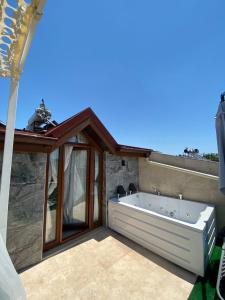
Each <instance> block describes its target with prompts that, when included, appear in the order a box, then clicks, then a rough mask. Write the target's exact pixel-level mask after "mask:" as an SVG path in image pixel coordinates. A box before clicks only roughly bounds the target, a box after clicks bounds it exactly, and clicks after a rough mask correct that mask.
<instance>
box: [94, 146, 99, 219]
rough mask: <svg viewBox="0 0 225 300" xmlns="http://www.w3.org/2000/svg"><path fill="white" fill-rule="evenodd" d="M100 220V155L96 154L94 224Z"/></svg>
mask: <svg viewBox="0 0 225 300" xmlns="http://www.w3.org/2000/svg"><path fill="white" fill-rule="evenodd" d="M98 219H99V154H98V152H95V182H94V222H96V221H98Z"/></svg>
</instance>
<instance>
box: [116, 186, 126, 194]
mask: <svg viewBox="0 0 225 300" xmlns="http://www.w3.org/2000/svg"><path fill="white" fill-rule="evenodd" d="M116 193H117V194H119V195H126V192H125V189H124V187H123V186H122V185H118V186H117V189H116Z"/></svg>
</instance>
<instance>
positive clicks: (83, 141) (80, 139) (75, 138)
mask: <svg viewBox="0 0 225 300" xmlns="http://www.w3.org/2000/svg"><path fill="white" fill-rule="evenodd" d="M68 142H70V143H76V144H77V143H79V144H88V140H87V138H86V137H85V135H84V134H82V133H79V134H77V135H74V136H72V137H70V138H69V139H68Z"/></svg>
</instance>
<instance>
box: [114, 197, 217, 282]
mask: <svg viewBox="0 0 225 300" xmlns="http://www.w3.org/2000/svg"><path fill="white" fill-rule="evenodd" d="M108 226H109V227H110V228H111V229H113V230H115V231H117V232H119V233H121V234H122V235H124V236H126V237H128V238H130V239H131V240H133V241H135V242H137V243H138V244H140V245H142V246H143V247H145V248H147V249H149V250H151V251H153V252H155V253H157V254H158V255H161V256H163V257H164V258H166V259H168V260H170V261H172V262H174V263H175V264H177V265H180V266H181V267H183V268H185V269H187V270H189V271H191V272H193V273H195V274H198V275H201V276H204V273H205V269H206V266H207V263H208V259H209V257H210V255H211V253H212V249H213V246H214V244H215V237H216V228H215V226H216V222H215V210H214V207H213V206H211V205H207V204H204V203H199V202H194V201H187V200H179V199H174V198H170V197H165V196H157V195H153V194H148V193H137V194H133V195H130V196H126V197H122V198H120V199H119V201H118V200H117V199H115V200H113V199H112V200H109V201H108Z"/></svg>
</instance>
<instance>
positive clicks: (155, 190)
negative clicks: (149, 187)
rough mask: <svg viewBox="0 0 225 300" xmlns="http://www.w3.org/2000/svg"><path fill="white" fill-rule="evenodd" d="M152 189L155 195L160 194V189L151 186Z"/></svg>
mask: <svg viewBox="0 0 225 300" xmlns="http://www.w3.org/2000/svg"><path fill="white" fill-rule="evenodd" d="M153 190H154V192H155V194H156V195H158V196H160V191H158V190H157V188H156V187H154V186H153Z"/></svg>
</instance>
